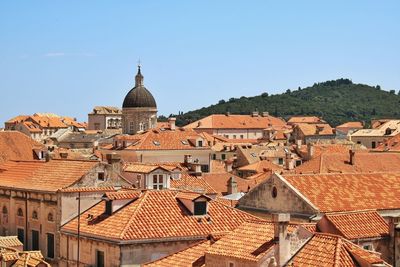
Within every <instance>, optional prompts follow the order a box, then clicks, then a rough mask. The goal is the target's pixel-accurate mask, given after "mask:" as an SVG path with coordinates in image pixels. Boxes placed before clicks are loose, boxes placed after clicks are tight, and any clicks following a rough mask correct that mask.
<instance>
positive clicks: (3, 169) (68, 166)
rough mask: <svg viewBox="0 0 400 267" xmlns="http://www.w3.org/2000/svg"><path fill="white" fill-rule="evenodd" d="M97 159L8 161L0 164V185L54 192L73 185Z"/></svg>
mask: <svg viewBox="0 0 400 267" xmlns="http://www.w3.org/2000/svg"><path fill="white" fill-rule="evenodd" d="M96 164H98V162H97V161H78V160H50V161H49V162H45V161H8V162H5V163H3V164H1V165H0V187H7V188H15V189H22V190H38V191H51V192H56V191H57V190H59V189H63V188H66V187H69V186H71V185H73V184H74V183H75V182H77V181H78V180H80V179H81V178H82V177H83V176H84V175H85V174H87V173H88V172H89V171H90V170H91V169H92V168H93V167H94V166H95V165H96Z"/></svg>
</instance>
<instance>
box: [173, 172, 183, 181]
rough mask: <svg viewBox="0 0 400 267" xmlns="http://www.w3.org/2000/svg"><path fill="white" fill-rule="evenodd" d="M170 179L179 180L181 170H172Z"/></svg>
mask: <svg viewBox="0 0 400 267" xmlns="http://www.w3.org/2000/svg"><path fill="white" fill-rule="evenodd" d="M171 178H172V180H180V179H181V172H179V171H174V172H172V174H171Z"/></svg>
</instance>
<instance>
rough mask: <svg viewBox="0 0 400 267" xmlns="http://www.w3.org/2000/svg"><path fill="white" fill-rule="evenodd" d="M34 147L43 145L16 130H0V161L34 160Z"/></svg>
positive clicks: (43, 148) (39, 147) (42, 148)
mask: <svg viewBox="0 0 400 267" xmlns="http://www.w3.org/2000/svg"><path fill="white" fill-rule="evenodd" d="M34 149H39V150H45V147H44V146H43V145H42V144H40V143H38V142H36V141H34V140H33V139H32V138H30V137H28V136H26V135H25V134H23V133H20V132H17V131H4V132H0V163H1V162H4V161H7V160H34V159H35V158H36V157H35V156H34Z"/></svg>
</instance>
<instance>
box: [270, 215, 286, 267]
mask: <svg viewBox="0 0 400 267" xmlns="http://www.w3.org/2000/svg"><path fill="white" fill-rule="evenodd" d="M272 222H273V223H274V241H275V248H274V254H275V260H276V262H277V265H278V266H283V265H284V264H285V263H286V262H287V261H288V260H289V259H290V237H289V235H288V225H289V222H290V214H288V213H275V214H272Z"/></svg>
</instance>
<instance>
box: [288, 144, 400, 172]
mask: <svg viewBox="0 0 400 267" xmlns="http://www.w3.org/2000/svg"><path fill="white" fill-rule="evenodd" d="M349 161H350V155H349V150H347V151H346V150H343V152H341V153H332V152H322V153H320V154H319V156H316V157H314V158H312V159H311V160H309V161H307V162H305V163H304V164H302V165H300V166H298V167H297V168H296V169H295V170H294V172H295V173H303V174H309V173H368V172H387V171H393V172H400V154H399V153H368V152H363V151H356V153H355V156H354V163H353V165H351V164H350V162H349Z"/></svg>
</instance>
